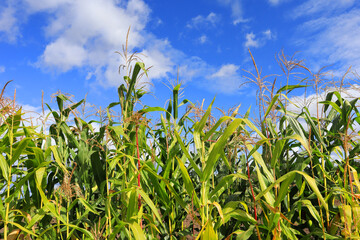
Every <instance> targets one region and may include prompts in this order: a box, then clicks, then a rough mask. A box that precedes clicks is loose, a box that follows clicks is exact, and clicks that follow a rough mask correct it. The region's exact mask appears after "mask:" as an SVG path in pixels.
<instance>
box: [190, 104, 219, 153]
mask: <svg viewBox="0 0 360 240" xmlns="http://www.w3.org/2000/svg"><path fill="white" fill-rule="evenodd" d="M214 101H215V98H214V99H213V100H212V102H211V103H210V105H209V107H208V109H207V110H206V112H205V114H204V116H203V117H202V118H201V120H200V122H198V123H196V124H195V125H194V134H193V135H194V143H195V147H196V149H200V148H201V147H202V144H201V140H200V135H201V132H202V130H203V128H204V127H205V124H206V122H207V121H208V118H209V116H210V113H211V108H212V105H213V103H214Z"/></svg>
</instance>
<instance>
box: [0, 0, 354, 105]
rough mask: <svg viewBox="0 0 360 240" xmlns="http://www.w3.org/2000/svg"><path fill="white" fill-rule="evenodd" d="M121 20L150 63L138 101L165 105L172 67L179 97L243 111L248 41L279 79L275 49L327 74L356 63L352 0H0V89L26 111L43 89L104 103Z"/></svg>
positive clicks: (117, 80) (109, 96)
mask: <svg viewBox="0 0 360 240" xmlns="http://www.w3.org/2000/svg"><path fill="white" fill-rule="evenodd" d="M129 26H131V32H130V37H129V49H130V50H136V51H138V52H141V53H142V54H144V55H146V57H145V56H144V57H143V60H144V62H145V64H146V66H152V68H151V70H150V72H149V78H147V79H146V78H143V81H146V82H150V83H152V84H151V85H149V87H148V88H149V89H150V91H151V92H152V94H151V95H148V96H146V97H145V99H144V104H147V105H150V106H163V105H164V103H165V101H166V99H168V97H169V96H170V94H171V92H170V90H169V89H168V88H167V87H166V86H165V85H164V83H168V82H169V81H172V80H174V79H176V75H177V69H179V76H180V80H181V81H182V82H183V85H184V86H185V91H184V97H185V98H188V99H189V100H191V101H193V102H201V101H202V99H203V98H205V99H206V103H209V102H210V101H211V100H212V99H213V97H214V96H216V99H217V100H216V104H215V105H216V106H218V107H223V108H225V109H227V108H230V107H233V106H235V105H238V104H242V106H243V107H242V109H243V111H246V109H247V108H248V107H249V106H250V105H254V104H255V100H256V97H255V92H256V88H255V87H254V86H252V85H246V86H242V87H240V86H241V84H242V83H244V82H245V81H246V78H245V77H244V75H246V72H244V71H243V70H244V69H245V70H249V71H253V68H252V62H251V59H250V56H249V53H248V51H247V49H248V48H250V49H251V51H252V53H253V55H254V57H255V59H256V61H257V64H258V66H259V67H260V66H261V69H262V72H263V75H266V74H278V76H277V78H278V81H277V82H278V83H281V82H282V83H284V76H282V75H281V74H282V72H281V69H280V67H279V66H278V64H277V62H276V60H275V55H276V54H277V53H279V52H280V51H281V50H284V52H285V53H286V54H287V55H293V54H294V53H295V52H298V53H297V55H296V57H297V58H299V59H305V63H306V66H308V67H309V68H310V69H311V70H312V71H317V70H318V69H319V68H321V67H322V66H325V65H331V69H332V70H333V75H334V76H335V77H339V76H341V74H343V73H344V72H345V71H346V69H347V68H348V67H349V66H350V65H351V66H352V71H356V70H357V69H359V68H360V57H359V56H360V1H355V0H331V1H330V0H304V1H296V0H257V1H250V0H197V1H188V0H182V1H172V0H147V1H145V0H144V1H142V0H130V1H123V0H1V3H0V53H1V54H0V81H1V84H2V85H4V84H5V82H7V81H8V80H14V81H13V82H12V83H11V85H10V86H9V87H8V88H7V91H6V93H7V94H9V95H10V94H12V93H13V90H14V89H15V88H16V90H17V101H18V102H19V103H20V104H23V105H26V106H28V108H31V109H33V110H39V109H40V106H41V91H42V90H43V91H44V97H45V101H46V102H49V101H50V96H51V94H53V93H54V92H56V91H58V90H61V91H62V92H67V93H70V94H73V95H75V96H76V99H77V100H80V99H82V98H83V97H84V96H85V95H86V94H87V99H88V101H89V102H90V103H92V104H95V105H99V106H103V107H106V106H107V104H109V103H110V102H113V101H116V100H117V93H116V87H117V86H119V85H120V84H121V83H122V76H121V75H119V74H118V66H119V64H121V57H120V55H118V54H116V53H115V51H121V49H122V45H123V44H124V43H125V36H126V33H127V30H128V28H129ZM274 78H275V77H271V78H269V79H268V80H269V81H273V79H274ZM293 83H297V82H295V81H294V82H293ZM299 94H301V93H299Z"/></svg>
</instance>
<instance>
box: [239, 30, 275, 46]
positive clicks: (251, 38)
mask: <svg viewBox="0 0 360 240" xmlns="http://www.w3.org/2000/svg"><path fill="white" fill-rule="evenodd" d="M245 39H246V41H245V47H246V48H249V47H254V48H258V47H262V46H264V45H265V44H266V42H267V41H268V40H272V39H275V35H274V34H273V32H272V31H271V30H270V29H267V30H266V31H263V32H262V33H261V34H260V36H259V37H257V36H256V35H255V34H254V33H253V32H250V33H247V34H246V35H245Z"/></svg>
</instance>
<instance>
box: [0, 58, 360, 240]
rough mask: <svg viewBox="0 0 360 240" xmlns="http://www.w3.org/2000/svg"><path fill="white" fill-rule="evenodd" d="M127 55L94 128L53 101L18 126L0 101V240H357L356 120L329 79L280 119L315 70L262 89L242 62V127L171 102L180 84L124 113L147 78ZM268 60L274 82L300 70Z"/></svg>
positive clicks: (235, 117)
mask: <svg viewBox="0 0 360 240" xmlns="http://www.w3.org/2000/svg"><path fill="white" fill-rule="evenodd" d="M282 56H284V55H282ZM131 57H132V56H131ZM131 57H130V58H131ZM251 57H252V55H251ZM134 59H136V58H133V59H130V61H128V68H126V76H125V77H124V84H122V85H121V86H120V87H119V88H118V89H117V94H118V101H117V102H113V103H110V104H109V105H108V107H107V108H106V109H105V110H101V111H100V112H101V114H100V115H98V117H99V118H98V119H96V120H94V119H91V120H87V119H86V118H84V117H82V115H81V108H82V107H83V106H85V105H86V101H85V100H81V101H79V102H76V101H75V102H72V101H71V98H70V97H69V96H67V95H65V94H58V95H57V96H56V103H57V107H58V108H57V109H52V108H51V107H50V106H49V105H47V106H46V107H47V108H48V112H49V114H47V115H45V116H44V119H43V122H44V123H45V122H48V120H49V119H52V120H53V122H52V124H51V125H49V126H48V125H46V124H40V126H32V125H31V124H29V123H28V121H26V119H24V117H23V116H24V111H23V110H22V108H21V107H18V106H16V104H15V97H14V98H9V97H5V95H3V93H2V94H1V109H0V114H1V115H0V116H1V119H0V148H1V152H2V154H1V155H0V168H1V171H0V195H1V201H0V229H1V231H0V238H1V239H5V240H10V239H11V240H13V239H137V240H141V239H214V240H215V239H225V240H230V239H238V240H240V239H241V240H242V239H269V240H270V239H359V238H360V234H359V233H360V205H359V199H360V182H359V177H358V176H359V175H358V171H359V167H360V165H359V161H358V155H359V153H360V138H359V125H360V113H359V111H358V98H357V97H354V98H352V99H348V98H345V97H344V95H343V94H342V91H343V88H341V86H340V85H341V83H340V84H339V85H338V86H339V87H338V88H337V89H334V90H333V91H328V92H326V95H324V96H325V98H324V99H322V100H318V101H317V102H316V103H315V105H316V113H315V114H313V113H312V112H310V110H309V108H308V107H307V106H306V105H305V106H303V107H299V108H297V111H293V110H292V109H293V107H291V106H294V104H293V103H292V101H291V98H290V97H288V96H289V94H290V92H291V91H293V90H299V89H307V88H309V86H310V87H313V88H314V89H315V91H316V93H319V94H320V93H321V90H320V87H319V86H320V78H321V74H311V77H312V79H314V80H313V82H311V83H310V85H309V83H308V82H306V81H303V83H305V84H304V85H301V84H298V85H289V84H288V82H289V81H287V84H284V86H283V87H281V88H279V89H278V90H275V87H274V85H275V81H274V83H272V84H270V83H268V82H266V81H265V78H264V77H262V76H261V72H260V71H259V70H258V68H257V66H256V64H255V60H254V58H253V57H252V59H253V63H254V69H255V70H254V73H253V72H248V79H249V83H253V84H255V85H257V87H258V89H259V90H258V92H257V99H258V108H257V110H258V116H257V118H256V120H254V119H253V118H252V117H251V116H252V113H251V111H252V110H251V109H249V110H248V111H246V114H243V115H240V114H239V111H240V110H239V109H240V106H239V107H237V108H234V109H232V111H229V113H227V114H224V115H223V116H222V117H214V114H213V112H214V111H215V107H214V104H215V103H216V100H215V99H214V100H213V101H212V103H211V104H210V105H209V106H208V107H207V108H203V105H201V106H197V105H195V104H193V103H191V102H190V101H188V100H182V101H181V100H180V99H181V98H180V97H179V95H180V93H181V91H182V89H181V87H182V86H181V84H175V85H174V86H173V89H172V97H171V99H169V101H168V102H167V104H166V105H167V107H165V108H162V107H153V106H150V107H149V106H142V107H140V105H137V103H138V102H139V101H140V100H141V98H142V97H143V96H144V94H146V93H147V92H146V91H145V90H144V88H141V87H139V86H138V82H139V79H140V77H146V76H145V75H146V73H147V71H148V69H146V68H145V66H144V64H143V63H142V62H134V61H132V60H134ZM281 59H282V61H280V62H281V63H282V65H281V66H282V67H283V68H282V69H283V71H284V76H285V79H287V80H289V79H290V78H291V72H292V71H293V70H294V69H300V70H301V71H307V72H308V73H309V71H310V70H308V69H307V68H305V67H304V66H303V65H301V62H295V61H292V60H291V61H290V60H288V59H286V58H285V57H283V58H281ZM130 64H132V65H131V66H133V67H129V66H130ZM149 71H151V70H149ZM309 74H310V73H309ZM4 88H5V87H4ZM3 91H4V90H3ZM318 99H320V98H318ZM214 102H215V103H214ZM186 106H187V107H186ZM115 112H120V114H119V116H116V114H114V113H115ZM153 116H158V119H156V118H155V117H153ZM151 117H152V119H151ZM94 126H98V127H94Z"/></svg>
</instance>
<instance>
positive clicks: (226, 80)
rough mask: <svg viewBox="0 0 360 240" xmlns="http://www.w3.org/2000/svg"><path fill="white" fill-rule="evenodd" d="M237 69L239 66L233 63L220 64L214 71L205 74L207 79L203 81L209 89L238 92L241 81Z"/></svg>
mask: <svg viewBox="0 0 360 240" xmlns="http://www.w3.org/2000/svg"><path fill="white" fill-rule="evenodd" d="M239 69H240V66H238V65H235V64H225V65H222V66H221V67H220V68H219V69H217V71H216V72H214V73H213V74H211V75H209V76H207V77H206V78H207V81H206V82H204V83H205V84H207V86H208V88H209V89H210V90H212V91H215V92H220V93H225V94H235V93H238V92H239V90H240V87H239V86H240V84H241V82H242V80H241V75H240V73H239Z"/></svg>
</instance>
